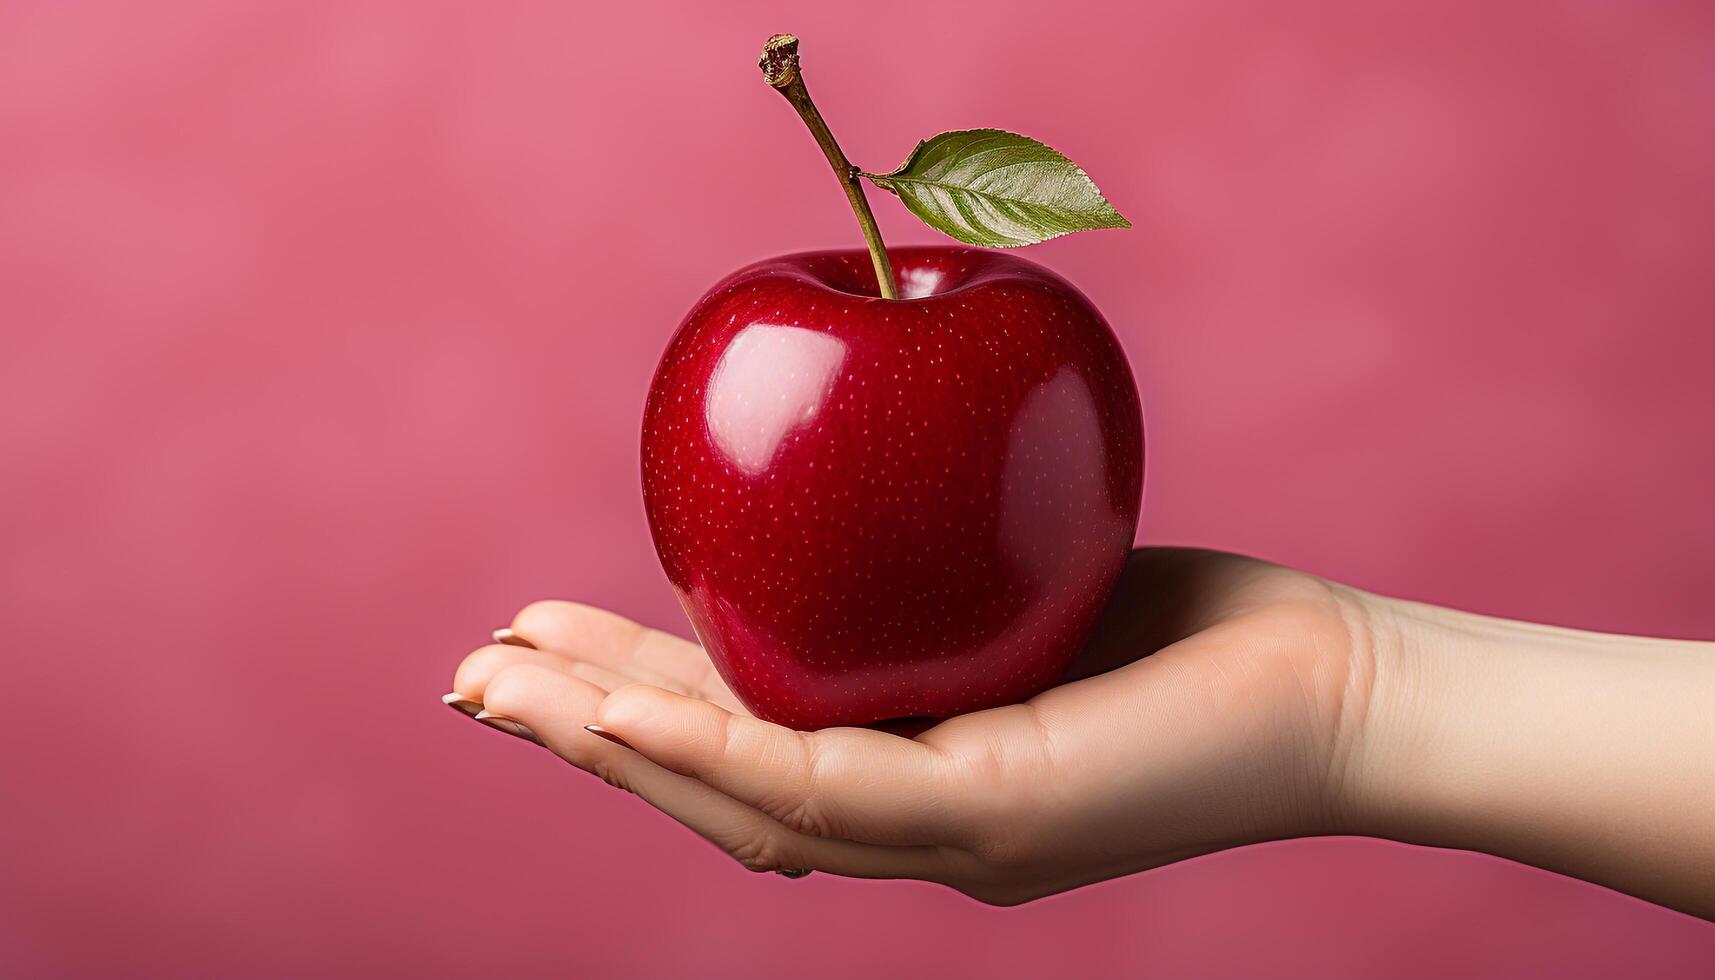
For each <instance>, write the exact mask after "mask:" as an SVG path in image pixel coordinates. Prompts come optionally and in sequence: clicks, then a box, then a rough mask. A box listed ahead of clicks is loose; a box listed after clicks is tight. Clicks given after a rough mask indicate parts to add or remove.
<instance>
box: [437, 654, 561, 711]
mask: <svg viewBox="0 0 1715 980" xmlns="http://www.w3.org/2000/svg"><path fill="white" fill-rule="evenodd" d="M519 664H535V665H537V666H540V667H545V668H547V669H550V670H561V671H567V670H570V669H571V668H572V664H573V661H570V660H567V659H566V658H565V657H563V656H561V655H560V654H558V653H554V652H552V651H549V650H532V649H530V648H529V647H518V646H510V645H508V644H502V643H491V644H489V645H488V646H485V647H478V648H477V649H475V650H472V651H471V652H470V653H469V654H468V655H466V656H465V658H464V660H463V661H461V662H460V663H459V666H458V669H457V670H455V671H454V672H453V690H454V691H455V692H457V693H458V694H460V695H462V696H464V697H466V698H469V699H471V700H472V701H476V702H479V703H480V702H481V701H482V696H483V692H484V691H485V690H486V689H487V687H488V682H489V681H490V679H492V678H493V677H494V675H496V674H498V673H500V672H501V671H502V670H505V669H506V668H508V667H514V666H517V665H519Z"/></svg>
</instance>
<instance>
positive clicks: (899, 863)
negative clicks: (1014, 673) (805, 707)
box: [454, 549, 1374, 904]
mask: <svg viewBox="0 0 1715 980" xmlns="http://www.w3.org/2000/svg"><path fill="white" fill-rule="evenodd" d="M1367 600H1368V597H1366V596H1364V595H1363V594H1362V593H1358V592H1355V591H1353V590H1349V589H1346V588H1344V587H1342V586H1338V585H1335V584H1332V583H1328V582H1325V581H1323V580H1321V579H1317V578H1314V577H1312V576H1309V575H1305V574H1302V573H1299V572H1295V571H1292V570H1290V569H1285V568H1281V567H1279V566H1275V565H1270V564H1267V563H1265V562H1260V561H1255V560H1253V559H1248V558H1242V557H1238V556H1234V555H1226V554H1220V553H1217V552H1208V551H1196V550H1188V549H1142V550H1139V551H1136V552H1134V553H1133V554H1132V556H1131V558H1130V560H1129V561H1128V563H1127V566H1126V570H1125V573H1124V575H1123V576H1122V577H1121V580H1120V583H1119V586H1118V588H1117V589H1116V592H1115V595H1114V597H1113V599H1112V600H1111V602H1110V604H1109V607H1108V609H1107V612H1106V613H1105V614H1104V617H1103V619H1102V622H1101V623H1100V625H1099V626H1098V628H1097V630H1096V633H1095V636H1094V637H1093V638H1092V640H1091V642H1090V643H1089V645H1088V647H1087V648H1086V649H1085V651H1084V652H1083V653H1082V654H1081V655H1080V657H1079V659H1078V661H1077V663H1076V664H1075V665H1074V667H1073V669H1072V671H1071V673H1070V676H1069V679H1068V681H1067V682H1066V683H1064V684H1062V685H1061V686H1059V687H1056V688H1054V689H1052V690H1050V691H1047V692H1045V693H1043V694H1041V695H1039V696H1037V697H1035V698H1033V699H1032V700H1030V701H1029V702H1027V703H1025V704H1020V705H1013V706H1010V707H1004V708H994V709H990V710H987V711H979V712H974V713H972V714H968V715H963V716H960V717H957V718H953V719H950V720H947V721H944V722H942V723H940V724H939V725H936V726H935V727H933V728H931V729H929V730H928V731H926V732H924V733H922V734H921V735H919V736H917V737H916V738H915V739H906V738H901V737H898V736H895V735H890V734H886V733H883V732H878V731H872V730H868V729H856V728H834V729H826V730H823V731H819V732H795V731H791V730H789V729H786V728H783V727H780V726H778V725H773V724H770V723H768V722H764V721H761V720H758V719H756V718H753V717H751V716H750V714H749V712H747V711H746V710H745V709H744V706H743V705H741V704H739V703H738V700H737V699H736V698H735V697H734V696H733V694H732V692H731V690H730V689H728V688H727V686H726V685H725V684H724V683H723V682H722V681H721V679H720V676H719V675H718V674H717V673H716V672H715V670H714V668H713V665H712V664H711V663H710V662H709V660H708V658H707V657H706V656H705V655H704V653H703V651H702V649H701V648H700V647H699V646H697V645H696V644H695V643H691V642H688V641H685V640H682V639H680V638H678V637H675V636H672V635H670V634H667V633H663V632H661V631H658V630H653V629H648V628H645V627H643V626H640V625H638V624H636V623H633V622H631V621H630V620H627V619H624V618H622V617H620V616H617V615H615V614H613V613H609V612H606V611H603V610H600V609H595V608H592V607H589V606H584V605H579V604H576V603H570V602H554V601H550V602H538V603H534V604H532V605H530V606H528V607H527V608H525V609H524V610H523V611H522V612H520V613H519V614H518V616H517V618H516V619H515V620H514V621H513V624H512V626H511V631H512V634H513V635H512V636H510V637H507V640H508V642H503V643H496V644H494V645H491V646H485V647H483V648H481V649H479V650H477V651H475V652H473V653H472V654H470V655H469V656H468V657H467V658H466V659H465V661H464V662H463V664H461V665H460V667H459V669H458V672H457V675H456V677H455V680H454V690H455V692H456V693H457V695H458V697H459V699H462V701H463V704H462V705H460V704H455V706H460V707H463V708H464V709H465V710H467V711H469V712H474V711H476V710H477V709H479V708H481V709H486V710H485V712H484V715H485V720H488V721H489V722H490V723H491V724H494V725H495V727H500V728H503V729H504V730H508V731H511V732H512V733H514V734H520V735H523V736H524V737H526V738H531V739H533V740H535V741H539V742H540V743H541V744H543V745H545V746H546V747H547V748H549V749H550V750H552V751H553V752H555V753H556V754H558V755H559V756H561V757H562V758H564V759H565V760H566V761H567V762H570V763H572V764H573V765H575V766H578V767H579V768H582V769H585V770H588V771H590V772H592V773H595V774H596V775H598V776H600V777H601V778H602V779H604V780H606V781H607V782H609V783H611V784H613V785H616V786H619V787H622V788H624V789H628V790H630V791H632V792H634V793H636V794H637V795H638V796H640V797H642V798H643V799H644V800H646V801H648V802H649V803H650V804H652V805H654V806H656V807H657V808H659V809H661V810H663V811H665V812H666V813H668V814H670V815H672V816H673V817H674V818H676V819H678V820H679V821H680V822H681V823H683V824H685V825H686V826H688V827H690V828H691V829H692V830H694V831H696V832H697V833H699V834H701V835H702V836H704V837H705V838H707V839H709V840H710V841H712V842H713V843H714V844H716V845H717V846H718V847H720V848H722V849H723V850H725V851H726V852H727V853H728V854H730V855H732V856H733V857H734V858H736V859H737V860H739V861H740V862H741V863H742V864H744V865H745V866H746V867H748V868H750V869H752V870H757V871H770V870H778V871H789V872H794V873H796V872H798V871H805V870H820V871H827V872H831V873H834V874H841V875H853V876H860V877H871V878H918V879H924V880H928V881H936V882H940V883H943V884H946V885H949V886H951V887H954V888H957V889H959V890H960V891H963V892H965V893H966V894H969V895H971V896H973V897H976V898H978V899H980V900H983V901H986V902H991V903H996V904H1013V903H1017V902H1022V901H1028V900H1029V899H1032V898H1036V897H1039V896H1042V895H1047V894H1051V893H1054V892H1057V891H1062V890H1065V889H1067V888H1072V887H1076V886H1078V885H1080V884H1085V883H1089V882H1092V881H1099V880H1103V879H1106V878H1111V877H1115V876H1117V875H1122V874H1126V873H1129V872H1132V871H1137V870H1141V869H1143V868H1148V867H1153V866H1156V865H1160V864H1164V863H1168V862H1170V861H1175V860H1179V859H1182V858H1186V857H1190V856H1193V855H1196V854H1201V853H1206V852H1208V851H1212V850H1218V849H1221V848H1224V847H1231V846H1235V845H1238V844H1243V843H1249V842H1253V841H1257V840H1265V839H1270V838H1275V837H1286V836H1295V835H1298V834H1304V833H1311V832H1316V831H1319V830H1325V829H1326V828H1328V827H1330V826H1337V824H1338V821H1339V810H1340V804H1339V800H1340V789H1341V780H1340V775H1341V772H1342V771H1343V769H1344V767H1345V765H1346V763H1347V761H1348V760H1347V758H1346V756H1347V754H1348V751H1349V746H1350V745H1351V744H1353V732H1352V731H1351V729H1352V727H1353V726H1354V725H1357V724H1359V723H1360V721H1359V719H1361V718H1362V717H1363V714H1364V712H1363V708H1364V704H1365V702H1366V699H1367V697H1368V691H1369V680H1370V677H1371V671H1370V669H1369V666H1368V664H1369V654H1370V646H1371V643H1372V637H1373V635H1374V633H1373V631H1372V630H1371V629H1370V626H1369V622H1368V620H1369V616H1370V611H1369V610H1370V604H1369V602H1368V601H1367ZM522 643H528V644H530V645H529V646H523V645H520V644H522ZM590 725H595V726H597V727H598V728H599V729H602V730H605V731H606V732H608V733H610V734H611V735H613V736H616V737H617V738H618V739H619V740H620V744H615V743H614V742H612V741H609V740H607V739H606V738H603V737H598V735H597V734H594V733H591V732H590V731H588V730H586V726H590Z"/></svg>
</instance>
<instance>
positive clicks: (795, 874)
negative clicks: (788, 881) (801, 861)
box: [774, 868, 810, 878]
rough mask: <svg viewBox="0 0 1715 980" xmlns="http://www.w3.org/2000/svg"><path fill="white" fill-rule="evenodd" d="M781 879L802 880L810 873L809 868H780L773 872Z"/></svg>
mask: <svg viewBox="0 0 1715 980" xmlns="http://www.w3.org/2000/svg"><path fill="white" fill-rule="evenodd" d="M774 873H775V874H777V875H779V876H780V877H782V878H802V877H804V876H805V875H807V874H809V873H810V869H809V868H781V869H780V870H778V871H776V872H774Z"/></svg>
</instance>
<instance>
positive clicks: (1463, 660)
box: [1337, 597, 1715, 915]
mask: <svg viewBox="0 0 1715 980" xmlns="http://www.w3.org/2000/svg"><path fill="white" fill-rule="evenodd" d="M1369 598H1370V599H1371V602H1370V604H1369V609H1370V612H1371V619H1372V625H1373V630H1372V633H1373V635H1374V642H1373V647H1372V650H1373V657H1372V664H1371V666H1372V667H1373V675H1372V678H1371V685H1370V688H1369V691H1368V694H1369V696H1368V698H1367V701H1366V703H1365V705H1364V712H1363V715H1362V718H1363V721H1362V723H1361V724H1360V725H1357V726H1354V729H1353V732H1354V738H1353V741H1352V745H1351V747H1350V751H1349V753H1348V759H1349V765H1348V766H1347V768H1346V770H1345V772H1346V778H1345V779H1344V780H1343V781H1342V783H1341V786H1340V793H1339V796H1338V802H1339V809H1338V811H1337V812H1339V813H1340V814H1341V817H1342V822H1343V823H1344V825H1345V826H1344V828H1343V829H1344V831H1345V832H1349V833H1356V834H1362V835H1367V836H1376V837H1385V838H1390V839H1393V840H1400V841H1405V842H1409V843H1417V844H1428V845H1434V846H1441V847H1457V848H1466V849H1471V850H1479V851H1484V852H1487V853H1491V854H1496V855H1499V856H1502V857H1507V858H1511V859H1514V860H1518V861H1523V862H1526V863H1529V864H1533V865H1537V866H1539V867H1544V868H1548V869H1551V870H1556V871H1560V872H1563V873H1566V874H1572V875H1576V876H1579V877H1583V878H1586V879H1589V880H1593V881H1597V882H1600V883H1603V884H1607V885H1609V886H1610V887H1615V888H1619V889H1622V890H1626V891H1630V892H1632V893H1634V894H1639V895H1641V896H1643V897H1645V898H1649V899H1651V900H1652V901H1657V902H1664V903H1666V904H1670V905H1674V906H1675V907H1679V908H1684V909H1687V910H1690V911H1694V912H1697V913H1698V914H1702V915H1709V914H1710V912H1711V910H1712V909H1715V896H1712V895H1709V894H1704V893H1706V892H1707V891H1708V889H1707V888H1706V887H1703V888H1697V887H1695V886H1692V887H1690V888H1688V887H1687V886H1686V884H1685V883H1686V882H1687V880H1691V881H1702V882H1704V883H1707V882H1708V881H1710V880H1715V821H1710V820H1709V819H1708V818H1707V814H1708V813H1710V812H1715V722H1712V721H1711V720H1710V715H1711V712H1709V710H1708V705H1709V704H1712V703H1715V648H1712V646H1711V645H1710V644H1699V643H1689V642H1678V641H1669V640H1652V639H1640V638H1635V637H1622V636H1610V635H1604V634H1596V633H1586V632H1580V631H1577V630H1567V629H1559V628H1555V627H1548V626H1538V625H1535V624H1529V623H1520V622H1512V621H1508V620H1501V619H1493V618H1490V617H1485V616H1477V615H1473V614H1469V613H1463V612H1457V611H1454V610H1448V609H1441V608H1437V607H1434V606H1427V605H1422V604H1419V603H1411V602H1403V601H1397V600H1390V599H1380V598H1377V597H1369ZM1688 869H1690V873H1689V874H1688ZM1675 882H1677V883H1678V884H1675Z"/></svg>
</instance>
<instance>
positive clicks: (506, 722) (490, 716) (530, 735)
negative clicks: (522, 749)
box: [471, 711, 547, 747]
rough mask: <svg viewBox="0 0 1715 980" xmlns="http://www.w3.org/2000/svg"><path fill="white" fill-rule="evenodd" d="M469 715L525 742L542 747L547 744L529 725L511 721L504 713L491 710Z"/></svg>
mask: <svg viewBox="0 0 1715 980" xmlns="http://www.w3.org/2000/svg"><path fill="white" fill-rule="evenodd" d="M471 717H472V718H475V719H476V720H477V721H480V722H482V723H483V724H484V725H487V726H488V727H490V728H492V729H494V730H495V731H501V732H505V733H506V734H508V735H515V736H517V737H518V738H521V739H523V740H525V741H526V742H535V743H536V744H537V745H541V746H544V747H545V746H546V745H547V743H545V742H543V741H542V739H541V737H540V736H538V735H537V734H536V733H535V732H533V731H531V730H530V728H529V726H527V725H524V724H521V723H519V722H516V721H513V720H512V719H511V718H508V717H506V716H505V715H497V714H495V713H494V712H492V711H478V712H477V713H476V714H474V715H471Z"/></svg>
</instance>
